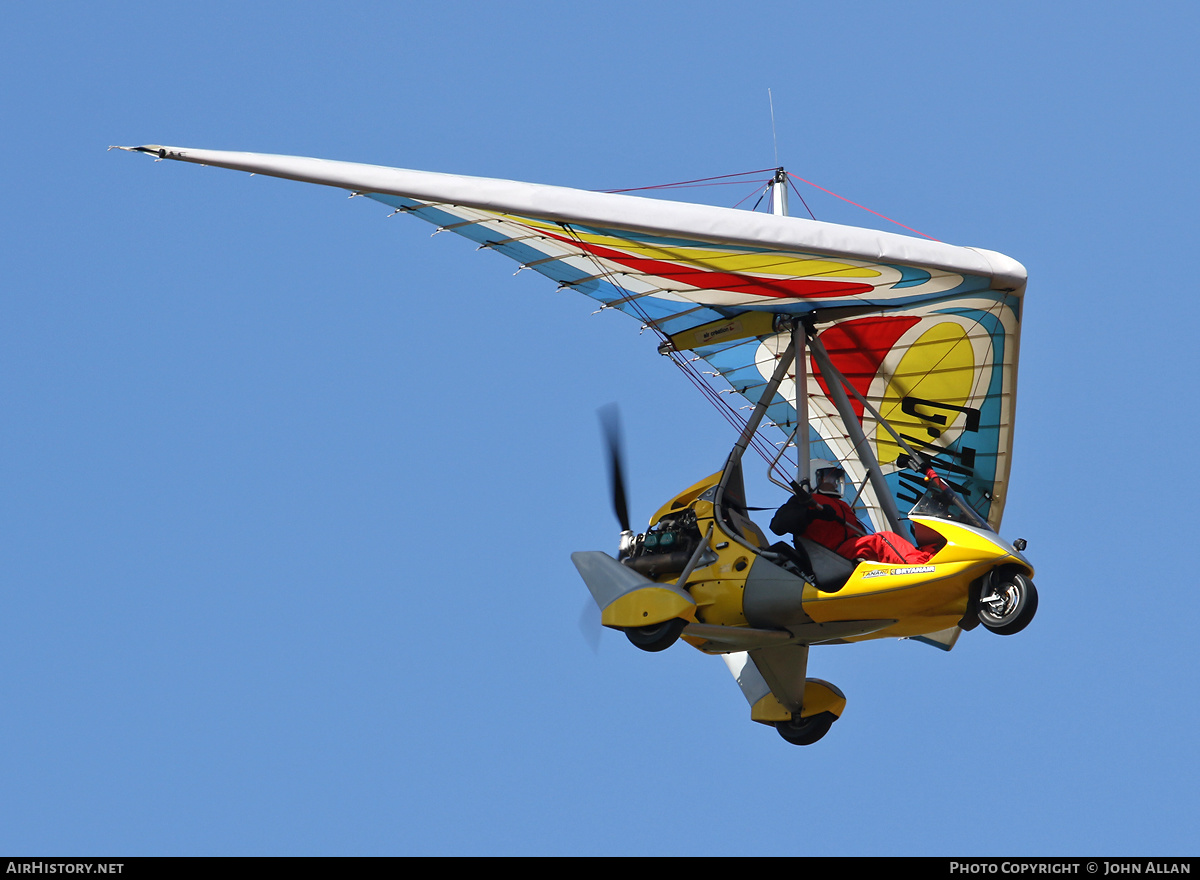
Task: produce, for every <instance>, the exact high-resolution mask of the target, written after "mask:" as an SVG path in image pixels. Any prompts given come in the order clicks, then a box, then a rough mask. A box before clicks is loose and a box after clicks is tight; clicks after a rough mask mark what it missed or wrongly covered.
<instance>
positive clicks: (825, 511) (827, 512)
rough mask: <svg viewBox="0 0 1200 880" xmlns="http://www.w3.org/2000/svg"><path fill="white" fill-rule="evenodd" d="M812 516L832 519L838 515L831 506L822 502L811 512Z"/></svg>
mask: <svg viewBox="0 0 1200 880" xmlns="http://www.w3.org/2000/svg"><path fill="white" fill-rule="evenodd" d="M813 517H814V518H815V519H824V520H830V521H834V520H836V519H837V518H838V515H837V511H836V510H834V509H833V508H832V507H826V506H825V505H824V504H822V505H820V506H818V507H817V510H816V512H815V513H814V514H813Z"/></svg>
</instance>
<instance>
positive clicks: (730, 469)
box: [713, 339, 796, 558]
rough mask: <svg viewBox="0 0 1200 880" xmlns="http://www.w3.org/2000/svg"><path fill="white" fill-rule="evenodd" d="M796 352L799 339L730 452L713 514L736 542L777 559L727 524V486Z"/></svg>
mask: <svg viewBox="0 0 1200 880" xmlns="http://www.w3.org/2000/svg"><path fill="white" fill-rule="evenodd" d="M795 351H796V344H795V340H794V339H793V340H792V341H791V342H789V343H788V346H787V348H786V349H784V351H783V352H782V353H781V354H780V356H779V363H778V364H776V365H775V372H774V373H773V374H772V375H771V381H769V382H768V383H767V385H766V387H765V388H764V389H763V392H762V396H761V397H759V399H758V403H757V404H756V405H755V407H754V412H753V413H751V414H750V418H749V419H748V420H747V421H746V427H745V428H743V429H742V433H741V436H740V437H738V439H737V443H735V444H734V446H733V449H732V450H731V451H730V453H729V458H728V459H726V460H725V469H724V470H723V471H722V472H721V482H720V483H718V484H717V491H716V495H715V496H714V498H713V512H714V514H715V515H716V516H717V517H718V518H719V519H720V520H721V527H722V529H723V530H724V531H725V532H726V533H727V534H728V535H729V536H730V537H732V538H733V539H734V540H735V541H737V542H738V543H739V544H741V545H742V546H743V547H746V548H747V549H748V550H751V551H752V552H754V553H757V554H759V555H762V556H770V557H772V558H774V554H773V553H771V552H770V551H766V552H764V551H763V550H762V549H761V548H759V547H754V546H752V545H750V544H747V543H746V542H745V541H744V540H742V538H741V535H740V534H739V531H738V529H736V528H731V527H730V526H728V525H727V524H726V523H725V522H724V519H725V514H724V502H725V487H726V486H728V485H729V480H730V477H731V476H732V475H733V473H734V471H736V470H737V469H738V466H739V465H740V464H741V462H742V454H743V453H744V452H745V451H746V447H747V446H749V445H750V439H751V438H752V437H753V436H754V432H755V431H757V430H758V426H759V424H761V422H762V420H763V416H765V415H766V414H767V407H769V406H770V405H771V401H772V400H773V399H774V398H775V392H776V391H778V390H779V384H780V383H781V382H782V381H783V379H784V377H785V376H786V375H787V372H788V368H789V367H791V366H793V363H794V355H795Z"/></svg>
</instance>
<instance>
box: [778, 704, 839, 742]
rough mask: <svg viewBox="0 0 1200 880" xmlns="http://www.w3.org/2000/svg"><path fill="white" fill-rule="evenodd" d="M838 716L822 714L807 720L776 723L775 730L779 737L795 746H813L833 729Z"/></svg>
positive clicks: (795, 719)
mask: <svg viewBox="0 0 1200 880" xmlns="http://www.w3.org/2000/svg"><path fill="white" fill-rule="evenodd" d="M835 721H837V716H836V715H834V714H833V713H832V712H821V713H820V714H818V715H810V716H808V717H807V718H793V719H792V720H790V721H776V722H775V729H776V730H778V731H779V735H780V736H782V737H783V738H784V739H785V740H787V741H788V742H790V743H791V744H792V745H794V746H811V745H812V744H813V743H815V742H816V741H817V740H819V739H820V738H821V737H823V736H824V735H825V734H827V733H829V728H831V727H833V722H835Z"/></svg>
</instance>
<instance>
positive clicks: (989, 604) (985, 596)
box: [979, 571, 1038, 636]
mask: <svg viewBox="0 0 1200 880" xmlns="http://www.w3.org/2000/svg"><path fill="white" fill-rule="evenodd" d="M1037 607H1038V595H1037V588H1036V587H1034V585H1033V581H1031V580H1030V579H1029V578H1027V577H1025V575H1023V574H1018V573H1017V572H1015V571H1010V572H1001V573H1000V574H998V575H996V577H995V578H994V579H993V580H992V583H991V584H990V585H988V586H985V587H984V588H983V592H982V593H981V594H980V596H979V622H980V623H982V624H983V625H984V626H986V627H987V628H988V629H990V630H991V631H992V632H994V633H998V634H999V635H1002V636H1011V635H1012V634H1013V633H1019V632H1020V631H1021V630H1023V629H1025V627H1027V626H1028V625H1029V621H1031V620H1033V615H1034V614H1036V613H1037Z"/></svg>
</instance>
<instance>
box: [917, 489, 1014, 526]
mask: <svg viewBox="0 0 1200 880" xmlns="http://www.w3.org/2000/svg"><path fill="white" fill-rule="evenodd" d="M909 514H910V515H911V514H916V515H918V516H935V517H937V518H938V519H948V520H950V521H951V522H957V523H963V524H964V525H968V526H975V527H976V528H980V529H987V530H988V531H989V532H990V531H993V529H992V527H991V526H990V525H988V524H987V520H985V519H984V518H983V517H981V516H980V515H979V514H978V513H976V512H975V511H974V510H972V509H971V507H970V505H968V504H967V502H965V501H963V499H962V498H960V497H959V496H958V495H956V494H955V493H954V492H953V491H951V490H950V489H937V488H930V489H929V490H927V491H926V492H925V494H924V495H922V496H921V500H920V501H918V502H917V503H916V506H915V507H913V509H912V510H910V511H909Z"/></svg>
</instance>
